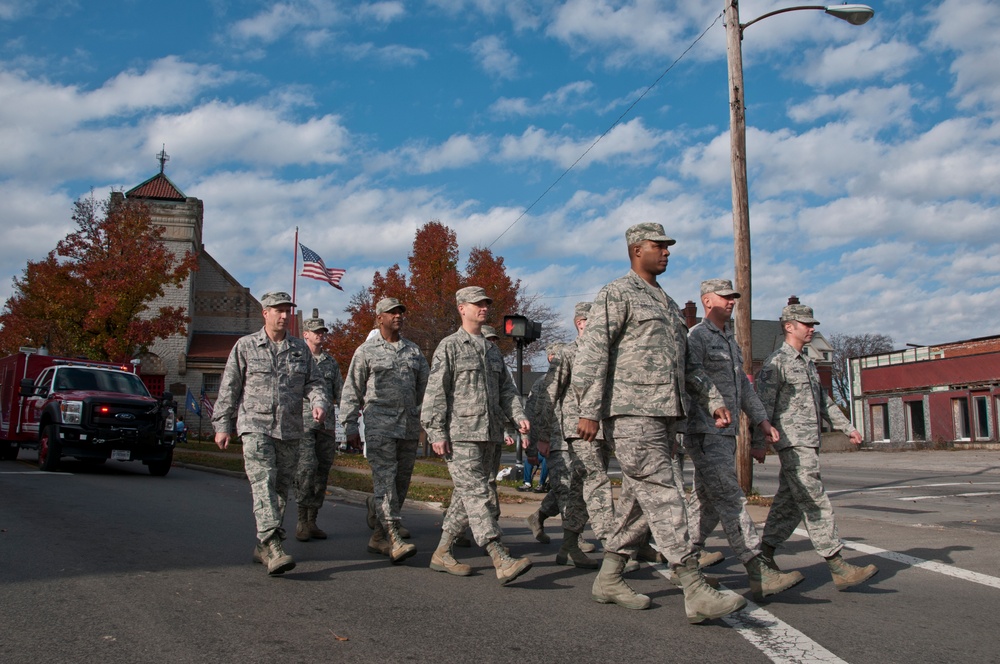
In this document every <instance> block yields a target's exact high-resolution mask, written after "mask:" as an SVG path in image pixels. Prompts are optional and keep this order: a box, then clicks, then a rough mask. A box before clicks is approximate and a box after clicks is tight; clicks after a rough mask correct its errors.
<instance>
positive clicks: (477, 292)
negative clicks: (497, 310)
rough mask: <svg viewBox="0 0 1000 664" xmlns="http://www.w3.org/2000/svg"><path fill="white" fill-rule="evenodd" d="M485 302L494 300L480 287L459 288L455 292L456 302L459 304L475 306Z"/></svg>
mask: <svg viewBox="0 0 1000 664" xmlns="http://www.w3.org/2000/svg"><path fill="white" fill-rule="evenodd" d="M483 300H486V301H487V302H493V300H492V298H490V296H489V295H487V294H486V291H485V290H483V289H482V288H481V287H479V286H466V287H465V288H459V289H458V290H457V291H456V292H455V302H457V303H458V304H465V303H466V302H470V303H472V304H475V303H477V302H482V301H483Z"/></svg>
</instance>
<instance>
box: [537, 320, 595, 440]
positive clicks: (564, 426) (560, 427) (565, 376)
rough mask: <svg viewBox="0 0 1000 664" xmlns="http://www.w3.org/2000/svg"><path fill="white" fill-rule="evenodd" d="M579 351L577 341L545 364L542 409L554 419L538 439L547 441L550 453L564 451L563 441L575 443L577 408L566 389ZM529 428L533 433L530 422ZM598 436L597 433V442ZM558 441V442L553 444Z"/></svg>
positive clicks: (575, 402)
mask: <svg viewBox="0 0 1000 664" xmlns="http://www.w3.org/2000/svg"><path fill="white" fill-rule="evenodd" d="M579 348H580V338H579V337H577V339H576V340H575V341H574V342H573V343H571V344H567V345H566V346H565V347H563V348H562V349H560V350H559V352H558V353H556V355H555V357H553V358H552V361H551V362H549V370H548V372H547V373H546V374H545V383H544V385H545V394H544V395H543V397H542V398H543V399H544V402H545V406H547V407H549V408H551V409H552V410H553V412H554V413H555V415H556V417H555V419H553V420H550V422H551V423H552V426H551V427H546V426H545V422H542V423H541V424H540V426H539V427H538V439H539V440H548V441H549V442H550V444H551V446H552V448H553V449H562V448H564V447H565V445H564V444H563V441H566V440H576V439H578V438H579V436H577V435H576V425H577V423H578V421H579V419H580V407H579V404H578V403H577V401H576V393H575V392H573V390H571V389H570V382H571V379H572V377H573V362H574V361H575V359H576V353H577V350H578V349H579ZM531 428H532V430H533V431H534V430H535V428H536V427H535V424H534V422H532V424H531ZM600 437H601V434H600V433H598V438H600ZM557 438H558V440H557Z"/></svg>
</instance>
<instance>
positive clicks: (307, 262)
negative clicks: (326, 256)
mask: <svg viewBox="0 0 1000 664" xmlns="http://www.w3.org/2000/svg"><path fill="white" fill-rule="evenodd" d="M299 247H300V248H301V249H302V272H300V273H299V276H300V277H309V278H310V279H317V280H319V281H325V282H326V283H328V284H330V285H331V286H333V287H334V288H336V289H337V290H344V289H343V288H341V287H340V278H341V277H342V276H344V272H346V270H341V269H338V268H333V269H332V270H331V269H329V268H327V266H326V265H325V264H324V263H323V259H322V258H320V257H319V254H317V253H316V252H315V251H313V250H312V249H310V248H309V247H307V246H306V245H304V244H302V243H301V242H299Z"/></svg>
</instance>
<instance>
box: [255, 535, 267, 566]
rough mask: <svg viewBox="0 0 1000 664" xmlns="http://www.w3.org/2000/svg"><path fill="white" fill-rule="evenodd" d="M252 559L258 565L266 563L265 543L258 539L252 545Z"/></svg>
mask: <svg viewBox="0 0 1000 664" xmlns="http://www.w3.org/2000/svg"><path fill="white" fill-rule="evenodd" d="M253 561H254V562H255V563H257V564H259V565H263V564H265V563H267V545H265V544H262V543H261V542H260V541H259V540H258V542H257V544H255V545H254V547H253Z"/></svg>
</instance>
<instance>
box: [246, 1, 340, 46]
mask: <svg viewBox="0 0 1000 664" xmlns="http://www.w3.org/2000/svg"><path fill="white" fill-rule="evenodd" d="M341 20H343V15H342V14H341V13H340V11H339V9H338V8H337V4H336V3H335V2H332V0H302V1H298V0H296V1H293V2H278V3H275V4H274V5H271V6H270V7H269V8H267V9H265V10H263V11H261V12H260V13H258V14H256V15H255V16H251V17H249V18H245V19H241V20H239V21H236V22H235V23H234V24H233V25H232V26H231V27H230V34H231V35H232V36H233V37H235V38H236V39H237V40H239V41H243V42H256V41H259V42H262V43H264V44H271V43H273V42H276V41H277V40H279V39H281V38H282V37H284V36H285V35H287V34H289V33H291V32H292V31H294V30H295V29H296V28H299V27H306V28H307V29H315V28H320V27H326V26H331V25H334V24H336V23H339V22H340V21H341Z"/></svg>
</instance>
